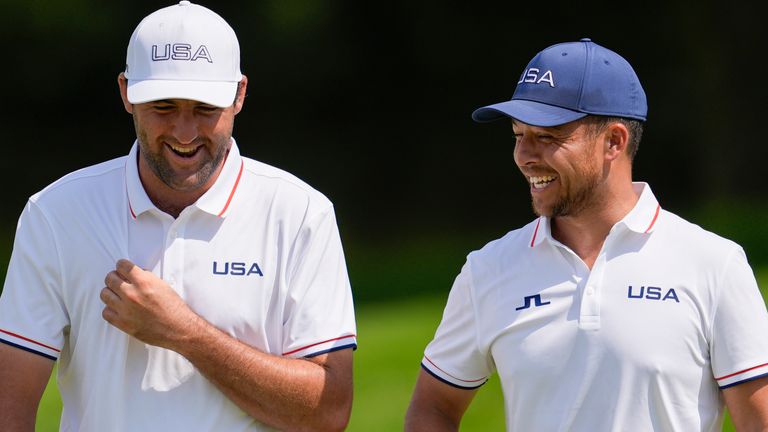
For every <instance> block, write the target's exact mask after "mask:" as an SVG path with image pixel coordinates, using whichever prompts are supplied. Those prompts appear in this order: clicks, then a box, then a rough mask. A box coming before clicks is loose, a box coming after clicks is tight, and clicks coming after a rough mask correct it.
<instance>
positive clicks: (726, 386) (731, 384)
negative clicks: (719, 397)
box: [720, 372, 768, 390]
mask: <svg viewBox="0 0 768 432" xmlns="http://www.w3.org/2000/svg"><path fill="white" fill-rule="evenodd" d="M765 377H768V372H766V373H764V374H762V375H757V376H753V377H749V378H746V379H743V380H741V381H736V382H732V383H730V384H726V385H723V386H720V390H725V389H727V388H728V387H733V386H735V385H739V384H744V383H745V382H749V381H754V380H756V379H759V378H765Z"/></svg>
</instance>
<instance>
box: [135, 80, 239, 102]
mask: <svg viewBox="0 0 768 432" xmlns="http://www.w3.org/2000/svg"><path fill="white" fill-rule="evenodd" d="M236 92H237V81H177V80H157V79H152V80H140V81H137V80H131V79H129V80H128V102H130V103H132V104H140V103H144V102H152V101H156V100H163V99H189V100H195V101H199V102H203V103H206V104H209V105H213V106H217V107H220V108H226V107H228V106H230V105H232V104H233V103H234V101H235V93H236Z"/></svg>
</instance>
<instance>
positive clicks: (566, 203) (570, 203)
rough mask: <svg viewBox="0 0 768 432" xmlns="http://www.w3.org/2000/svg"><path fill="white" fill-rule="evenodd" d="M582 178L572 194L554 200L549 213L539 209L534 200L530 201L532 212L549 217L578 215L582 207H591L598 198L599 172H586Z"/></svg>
mask: <svg viewBox="0 0 768 432" xmlns="http://www.w3.org/2000/svg"><path fill="white" fill-rule="evenodd" d="M583 179H584V183H582V184H581V185H579V188H578V190H576V191H574V192H573V193H572V194H566V196H564V197H562V198H561V199H559V200H558V201H557V202H555V204H554V205H553V206H552V209H551V210H550V211H549V214H545V213H544V212H542V211H539V209H537V208H536V205H535V204H534V202H531V205H532V207H533V212H534V213H535V214H536V215H538V216H546V217H548V218H550V219H551V218H554V217H562V216H574V215H578V214H579V213H581V212H582V211H583V210H584V209H587V208H589V207H592V206H593V205H594V204H595V202H596V201H597V200H598V198H597V194H596V191H597V189H598V186H599V185H600V182H601V177H600V174H599V173H596V172H587V173H585V175H584V177H583Z"/></svg>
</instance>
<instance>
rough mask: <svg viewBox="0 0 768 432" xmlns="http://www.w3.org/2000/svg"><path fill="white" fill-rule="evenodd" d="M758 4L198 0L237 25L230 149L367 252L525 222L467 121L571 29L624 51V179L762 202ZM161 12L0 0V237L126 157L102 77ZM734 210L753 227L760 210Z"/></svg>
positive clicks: (491, 154)
mask: <svg viewBox="0 0 768 432" xmlns="http://www.w3.org/2000/svg"><path fill="white" fill-rule="evenodd" d="M758 3H759V2H758ZM758 3H755V2H730V3H728V4H727V5H724V4H722V3H716V2H707V1H705V2H693V1H687V0H672V1H664V2H662V1H657V2H642V1H641V2H623V3H622V2H607V1H597V2H594V1H590V2H582V1H575V2H574V1H569V2H555V3H552V2H507V1H489V2H482V3H476V2H475V3H473V2H458V1H435V0H424V1H413V0H408V1H404V0H395V1H391V2H359V1H358V2H355V1H322V0H264V1H253V2H244V1H224V0H220V1H216V2H211V3H202V4H203V5H206V6H209V7H211V8H213V9H214V10H215V11H217V12H218V13H219V14H220V15H222V16H223V17H224V18H225V19H227V20H228V21H229V22H230V23H231V24H232V26H233V28H234V29H235V30H236V32H237V33H238V35H239V39H240V44H241V50H242V70H243V72H244V73H245V74H247V75H248V76H249V84H250V85H249V91H248V98H247V103H246V107H245V110H244V111H243V112H242V113H241V114H240V115H239V117H238V121H237V123H236V126H235V136H236V138H237V139H238V143H239V145H240V146H241V151H242V152H243V153H244V154H246V155H248V156H251V157H254V158H257V159H260V160H262V161H264V162H267V163H270V164H273V165H276V166H279V167H282V168H284V169H287V170H289V171H291V172H293V173H295V174H296V175H298V176H299V177H301V178H303V179H305V180H306V181H307V182H309V183H310V184H312V185H314V186H315V187H317V188H318V189H319V190H321V191H323V192H324V193H326V194H327V195H328V196H329V197H330V198H331V199H332V200H333V201H334V203H335V205H336V208H337V213H338V216H339V222H340V226H341V229H342V235H343V236H344V237H346V238H350V239H354V240H355V241H356V242H358V243H363V244H372V245H376V244H379V243H382V244H392V243H397V242H407V240H408V239H410V238H411V237H413V236H417V235H418V236H421V237H425V236H426V237H429V235H432V236H444V235H445V236H448V234H447V233H464V234H467V233H482V235H485V234H488V233H490V234H493V235H496V234H501V233H503V232H505V231H506V230H509V229H512V228H514V227H516V226H519V225H520V224H522V223H524V222H526V221H528V220H530V219H531V218H532V214H531V211H530V205H529V203H528V201H529V198H528V196H527V195H528V192H527V186H526V185H525V184H524V182H523V181H522V180H521V178H520V177H519V174H517V171H516V168H515V167H514V163H513V161H512V136H511V133H510V130H509V129H510V128H509V126H508V125H507V124H505V123H504V122H497V123H494V124H491V125H479V124H475V123H473V122H472V121H471V119H470V117H469V115H470V113H471V112H472V110H474V109H475V108H476V107H478V106H481V105H485V104H488V103H493V102H498V101H502V100H504V99H508V98H509V97H510V96H511V94H512V91H513V89H514V86H515V83H516V81H517V78H518V76H519V74H520V72H521V71H522V69H523V67H524V66H525V64H526V63H527V62H528V60H529V59H530V58H531V57H532V56H533V55H534V54H535V53H536V52H538V51H539V50H541V49H542V48H544V47H546V46H548V45H550V44H552V43H556V42H561V41H568V40H577V39H579V38H581V37H591V38H592V39H593V40H594V41H595V42H597V43H600V44H603V45H605V46H607V47H609V48H612V49H614V50H616V51H617V52H619V53H620V54H622V55H623V56H624V57H626V58H627V59H628V60H629V61H630V63H632V64H633V65H634V67H635V69H636V71H637V73H638V75H639V76H640V79H641V81H642V82H643V83H644V87H645V90H646V92H647V94H648V100H649V105H650V109H649V121H648V124H647V129H646V134H645V137H644V140H643V143H642V145H641V148H640V153H639V154H638V157H637V159H636V164H635V167H636V168H635V169H636V173H635V174H636V175H635V176H636V178H637V179H639V180H645V181H649V182H650V183H651V185H652V187H653V189H654V191H655V192H656V194H657V195H658V197H659V198H660V201H661V203H662V205H663V206H665V207H666V208H669V209H671V210H673V211H678V212H681V213H683V214H684V215H686V213H687V212H692V211H693V210H694V209H697V208H701V207H702V206H704V205H707V203H712V202H715V203H717V202H719V201H721V200H727V202H729V203H734V202H737V203H738V202H750V203H762V202H765V201H766V200H765V197H766V194H765V191H764V190H765V185H766V182H765V180H764V172H763V167H762V166H763V164H764V161H765V160H766V159H767V157H768V145H766V144H765V143H764V142H763V141H764V139H763V138H762V134H761V126H760V125H761V122H762V118H763V117H764V116H765V114H766V105H765V102H764V101H765V100H768V94H766V93H767V90H768V85H766V83H765V80H764V79H763V78H762V76H763V75H764V74H763V73H762V72H761V70H762V69H761V66H758V65H760V64H762V62H759V61H757V59H758V58H759V56H760V52H759V51H758V50H759V47H760V46H762V43H764V42H765V41H766V40H768V38H767V37H766V36H768V31H766V26H765V25H764V23H763V16H764V15H763V14H761V13H759V11H758V10H757V8H759V4H758ZM170 4H173V2H159V1H147V0H141V1H130V2H101V1H96V0H68V1H48V0H25V1H20V0H13V1H11V0H0V10H2V18H0V37H1V38H2V39H1V40H3V42H4V46H5V49H4V50H3V51H4V57H5V66H4V67H3V68H2V74H3V76H2V78H3V79H2V80H0V85H1V86H2V88H0V91H2V94H3V96H4V97H3V100H4V103H3V104H2V105H3V107H2V112H3V115H2V116H1V117H0V118H2V125H3V132H4V140H5V146H4V150H5V151H4V155H3V157H2V158H0V164H1V165H0V173H1V175H2V176H3V177H2V182H3V184H6V185H12V186H11V187H7V188H6V194H5V195H6V196H5V200H4V204H3V208H4V210H5V211H4V212H2V216H1V217H0V223H1V224H2V226H5V227H7V230H6V231H7V232H9V233H10V232H12V229H13V227H14V225H15V222H16V219H17V217H18V215H19V213H20V211H21V209H22V207H23V205H24V202H25V200H26V198H27V197H28V196H29V195H31V194H32V193H34V192H36V191H38V190H40V189H41V188H42V187H44V186H45V185H46V184H48V183H50V182H51V181H53V180H55V179H56V178H58V177H60V176H61V175H63V174H65V173H67V172H69V171H72V170H74V169H77V168H80V167H83V166H86V165H90V164H93V163H96V162H99V161H102V160H105V159H109V158H113V157H118V156H121V155H123V154H125V153H127V151H128V149H129V147H130V145H131V143H132V142H133V139H134V132H133V125H132V122H131V119H130V117H129V116H128V115H127V114H126V113H125V112H124V111H123V109H122V106H121V104H120V101H119V95H118V92H117V86H116V76H117V74H118V73H119V72H120V71H121V70H122V69H123V68H124V63H125V49H126V46H127V41H128V38H129V36H130V34H131V32H132V31H133V29H134V28H135V26H136V25H137V24H138V22H139V21H140V20H141V18H143V17H144V16H145V15H146V14H148V13H149V12H151V11H153V10H155V9H157V8H159V7H162V6H166V5H170ZM730 216H731V217H732V218H735V219H749V220H750V221H751V222H750V223H753V224H754V226H755V228H754V229H755V230H757V231H758V232H759V233H761V234H759V235H758V237H759V236H763V237H762V238H765V236H766V235H765V232H766V230H767V229H768V228H766V227H768V224H767V223H765V222H766V215H765V213H764V212H762V213H759V214H754V213H753V214H750V215H743V214H737V213H733V214H732V215H730ZM725 224H726V225H727V224H728V223H727V222H726V223H725ZM750 236H751V237H754V234H750ZM763 244H765V243H763ZM764 247H765V246H763V248H764ZM764 250H765V249H763V251H764ZM462 252H463V251H462ZM760 254H762V255H760V256H765V255H766V253H765V252H760Z"/></svg>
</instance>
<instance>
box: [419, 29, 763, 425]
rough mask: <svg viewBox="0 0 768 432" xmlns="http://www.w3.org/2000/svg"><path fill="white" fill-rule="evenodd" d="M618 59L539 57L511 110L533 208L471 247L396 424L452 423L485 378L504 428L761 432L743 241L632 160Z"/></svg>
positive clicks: (634, 93)
mask: <svg viewBox="0 0 768 432" xmlns="http://www.w3.org/2000/svg"><path fill="white" fill-rule="evenodd" d="M646 115H647V104H646V96H645V92H644V90H643V88H642V86H641V85H640V81H639V79H638V77H637V75H636V74H635V72H634V70H633V69H632V67H631V66H630V64H629V63H628V62H627V61H626V60H625V59H624V58H622V57H621V56H619V55H618V54H616V53H615V52H613V51H611V50H609V49H606V48H605V47H602V46H600V45H598V44H596V43H594V42H592V41H590V40H589V39H582V40H581V41H578V42H569V43H561V44H557V45H553V46H550V47H548V48H546V49H544V50H543V51H541V52H539V53H538V54H537V55H536V56H535V57H534V58H533V59H532V60H531V61H530V63H528V65H527V67H526V68H525V70H524V71H523V73H522V74H521V76H520V78H519V80H518V82H517V87H516V89H515V92H514V95H513V96H512V99H511V100H509V101H506V102H502V103H498V104H494V105H489V106H486V107H483V108H480V109H478V110H476V111H475V112H474V113H473V114H472V117H473V119H474V120H475V121H478V122H487V121H493V120H496V119H502V118H508V119H510V120H511V123H512V129H513V131H514V134H515V150H514V159H515V163H516V164H517V166H518V168H519V169H520V171H521V172H522V174H523V176H524V177H525V179H526V181H528V182H529V184H530V192H531V197H532V202H533V210H534V212H535V213H536V214H537V215H538V218H537V219H535V220H534V221H532V222H531V223H529V224H528V225H526V226H524V227H522V228H520V229H517V230H514V231H511V232H509V233H508V234H506V235H505V236H504V237H502V238H500V239H497V240H495V241H492V242H490V243H488V244H487V245H486V246H484V247H483V248H482V249H480V250H478V251H474V252H472V253H470V254H469V255H468V256H467V260H466V263H465V264H464V266H463V268H462V270H461V272H460V274H459V275H458V276H457V278H456V280H455V282H454V285H453V288H452V289H451V292H450V295H449V298H448V302H447V305H446V307H445V311H444V314H443V319H442V322H441V323H440V326H439V328H438V329H437V332H436V334H435V338H434V339H433V340H432V341H431V342H430V343H429V345H428V346H427V348H426V350H425V352H424V357H423V360H422V363H421V366H422V370H421V374H420V376H419V378H418V382H417V384H416V388H415V390H414V394H413V398H412V400H411V404H410V407H409V409H408V413H407V414H406V427H405V429H406V430H407V431H435V430H441V431H443V430H457V429H458V425H459V423H460V421H461V418H462V416H463V414H464V412H465V410H466V409H467V407H468V406H469V404H470V402H471V401H472V398H473V397H474V395H475V393H476V391H477V389H478V388H479V387H480V386H481V385H482V384H483V383H484V382H485V381H486V380H487V379H488V377H489V376H490V375H491V374H492V373H494V372H497V373H498V374H499V377H500V380H501V383H502V387H503V391H504V399H505V413H506V423H507V430H510V431H513V430H514V431H615V430H622V431H649V430H656V431H662V430H663V431H673V430H674V431H716V430H720V429H721V427H722V421H723V408H724V403H723V401H724V402H725V405H726V406H727V407H728V410H729V411H730V413H731V417H732V419H733V422H734V423H735V425H736V427H737V429H738V430H750V431H751V430H765V429H766V428H768V338H766V336H765V335H766V334H768V314H767V313H766V308H765V304H764V302H763V299H762V298H761V295H760V292H759V290H758V288H757V283H756V281H755V278H754V275H753V272H752V270H751V268H750V266H749V264H748V262H747V259H746V256H745V254H744V251H743V250H742V248H741V247H740V246H739V245H737V244H736V243H734V242H732V241H730V240H727V239H724V238H722V237H719V236H717V235H715V234H713V233H710V232H707V231H705V230H703V229H701V228H700V227H698V226H696V225H693V224H691V223H689V222H686V221H685V220H683V219H681V218H680V217H678V216H676V215H674V214H672V213H670V212H668V211H666V210H664V209H663V208H662V207H661V206H660V205H659V203H658V201H657V199H656V197H655V196H654V194H653V193H652V192H651V188H650V186H649V185H648V184H646V183H641V182H633V180H632V160H633V157H634V155H635V153H636V151H637V148H638V144H639V142H640V138H641V135H642V131H643V124H644V122H645V120H646Z"/></svg>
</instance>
